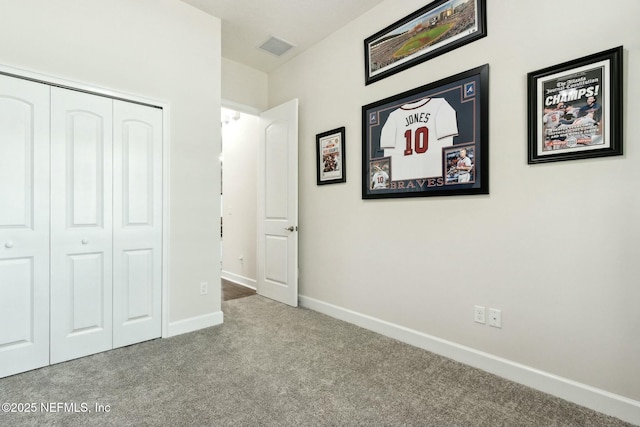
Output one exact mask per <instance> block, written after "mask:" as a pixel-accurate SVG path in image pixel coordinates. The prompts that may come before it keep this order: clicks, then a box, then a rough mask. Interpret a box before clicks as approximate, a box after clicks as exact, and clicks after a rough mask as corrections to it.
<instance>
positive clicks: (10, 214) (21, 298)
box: [0, 75, 49, 377]
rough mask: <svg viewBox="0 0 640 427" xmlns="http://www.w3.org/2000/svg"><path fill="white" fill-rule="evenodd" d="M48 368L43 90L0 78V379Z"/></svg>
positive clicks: (46, 106) (46, 151)
mask: <svg viewBox="0 0 640 427" xmlns="http://www.w3.org/2000/svg"><path fill="white" fill-rule="evenodd" d="M48 363H49V87H48V86H46V85H43V84H40V83H34V82H30V81H26V80H22V79H18V78H13V77H8V76H3V75H0V377H5V376H7V375H13V374H16V373H18V372H23V371H27V370H30V369H35V368H39V367H42V366H45V365H47V364H48Z"/></svg>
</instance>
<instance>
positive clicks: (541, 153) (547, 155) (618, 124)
mask: <svg viewBox="0 0 640 427" xmlns="http://www.w3.org/2000/svg"><path fill="white" fill-rule="evenodd" d="M622 54H623V53H622V46H620V47H617V48H614V49H610V50H607V51H604V52H599V53H596V54H593V55H589V56H585V57H583V58H579V59H575V60H573V61H569V62H565V63H562V64H559V65H554V66H552V67H548V68H544V69H542V70H538V71H534V72H531V73H529V74H528V75H527V77H528V78H527V86H528V93H529V100H528V104H529V105H528V116H529V138H528V139H529V146H528V154H529V156H528V163H529V164H535V163H545V162H555V161H560V160H576V159H587V158H592V157H604V156H618V155H621V154H622Z"/></svg>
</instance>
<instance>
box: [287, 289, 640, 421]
mask: <svg viewBox="0 0 640 427" xmlns="http://www.w3.org/2000/svg"><path fill="white" fill-rule="evenodd" d="M299 300H300V305H301V306H303V307H305V308H308V309H311V310H314V311H317V312H320V313H323V314H326V315H328V316H331V317H333V318H336V319H339V320H343V321H345V322H348V323H352V324H354V325H357V326H360V327H362V328H365V329H368V330H370V331H373V332H377V333H379V334H381V335H384V336H387V337H389V338H393V339H396V340H398V341H402V342H404V343H407V344H410V345H413V346H415V347H419V348H422V349H424V350H428V351H431V352H433V353H436V354H439V355H441V356H444V357H448V358H450V359H453V360H456V361H458V362H461V363H464V364H466V365H469V366H473V367H475V368H479V369H482V370H483V371H486V372H490V373H492V374H495V375H498V376H500V377H503V378H506V379H508V380H511V381H515V382H517V383H520V384H523V385H526V386H528V387H531V388H534V389H536V390H540V391H542V392H545V393H548V394H551V395H553V396H556V397H560V398H562V399H565V400H568V401H570V402H573V403H576V404H578V405H581V406H585V407H587V408H590V409H593V410H595V411H598V412H601V413H603V414H607V415H611V416H613V417H617V418H620V419H621V420H624V421H626V422H629V423H633V424H637V425H640V402H638V401H636V400H633V399H629V398H626V397H624V396H620V395H616V394H613V393H610V392H608V391H605V390H601V389H598V388H595V387H591V386H589V385H586V384H582V383H579V382H576V381H573V380H569V379H567V378H563V377H560V376H557V375H553V374H550V373H548V372H544V371H541V370H538V369H535V368H531V367H529V366H525V365H522V364H519V363H516V362H513V361H511V360H507V359H503V358H501V357H497V356H494V355H492V354H489V353H485V352H482V351H479V350H476V349H473V348H471V347H466V346H463V345H460V344H456V343H454V342H451V341H447V340H443V339H441V338H438V337H434V336H432V335H428V334H425V333H422V332H419V331H416V330H413V329H409V328H405V327H403V326H400V325H396V324H393V323H390V322H386V321H384V320H380V319H377V318H374V317H371V316H367V315H365V314H361V313H358V312H355V311H352V310H348V309H345V308H342V307H338V306H335V305H333V304H329V303H326V302H323V301H320V300H317V299H314V298H310V297H305V296H302V295H301V296H300V297H299Z"/></svg>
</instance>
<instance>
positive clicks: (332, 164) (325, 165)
mask: <svg viewBox="0 0 640 427" xmlns="http://www.w3.org/2000/svg"><path fill="white" fill-rule="evenodd" d="M316 171H317V174H316V175H317V176H316V177H317V184H318V185H323V184H336V183H339V182H347V169H346V162H345V128H344V126H343V127H339V128H336V129H332V130H330V131H327V132H323V133H319V134H317V135H316Z"/></svg>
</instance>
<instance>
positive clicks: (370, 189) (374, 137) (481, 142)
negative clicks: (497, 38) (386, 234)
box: [362, 64, 489, 199]
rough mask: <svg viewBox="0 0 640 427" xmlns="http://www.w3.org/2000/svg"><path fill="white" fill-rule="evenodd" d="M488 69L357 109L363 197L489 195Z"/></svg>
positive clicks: (453, 77)
mask: <svg viewBox="0 0 640 427" xmlns="http://www.w3.org/2000/svg"><path fill="white" fill-rule="evenodd" d="M488 98H489V65H488V64H485V65H482V66H480V67H477V68H474V69H471V70H468V71H465V72H463V73H460V74H456V75H454V76H451V77H448V78H445V79H442V80H439V81H437V82H434V83H430V84H427V85H425V86H421V87H419V88H416V89H413V90H410V91H407V92H404V93H400V94H398V95H395V96H392V97H389V98H386V99H383V100H380V101H377V102H374V103H372V104H368V105H365V106H363V107H362V198H363V199H380V198H393V197H427V196H454V195H473V194H489V151H488V150H489V147H488V123H489V108H488V105H489V100H488Z"/></svg>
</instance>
